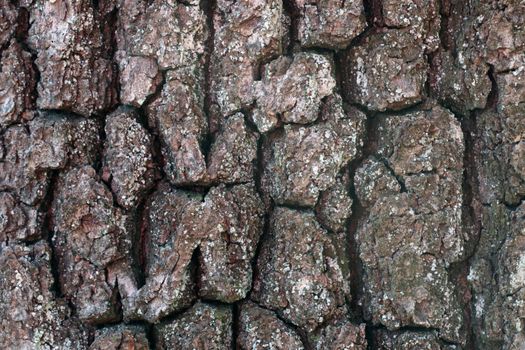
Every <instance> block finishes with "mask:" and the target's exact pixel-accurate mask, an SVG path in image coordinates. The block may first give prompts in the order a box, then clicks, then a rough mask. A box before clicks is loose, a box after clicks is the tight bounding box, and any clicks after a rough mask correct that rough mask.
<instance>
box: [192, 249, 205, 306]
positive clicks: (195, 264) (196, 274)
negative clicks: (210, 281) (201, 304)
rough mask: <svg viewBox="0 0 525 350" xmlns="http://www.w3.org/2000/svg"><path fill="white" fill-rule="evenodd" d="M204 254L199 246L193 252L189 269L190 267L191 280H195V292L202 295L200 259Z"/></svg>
mask: <svg viewBox="0 0 525 350" xmlns="http://www.w3.org/2000/svg"><path fill="white" fill-rule="evenodd" d="M201 257H202V254H201V247H200V246H197V248H195V250H193V253H192V254H191V259H190V264H189V269H190V276H191V280H192V281H193V294H194V295H197V296H200V295H199V291H200V287H201V286H200V281H201V278H200V276H201V274H202V271H201V269H200V267H201V265H200V260H201Z"/></svg>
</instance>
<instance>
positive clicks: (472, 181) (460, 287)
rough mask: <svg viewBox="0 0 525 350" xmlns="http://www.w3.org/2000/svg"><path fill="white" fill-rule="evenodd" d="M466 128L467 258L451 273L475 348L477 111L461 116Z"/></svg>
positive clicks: (464, 215) (478, 215)
mask: <svg viewBox="0 0 525 350" xmlns="http://www.w3.org/2000/svg"><path fill="white" fill-rule="evenodd" d="M456 118H457V119H458V120H459V122H460V123H461V129H462V131H463V140H464V145H465V151H464V155H463V169H464V170H463V184H462V194H463V198H462V202H463V206H462V214H461V215H462V222H463V225H462V228H463V230H464V236H465V240H466V241H465V257H464V258H463V259H462V260H461V261H459V262H456V263H453V264H451V266H450V267H449V268H448V273H449V276H450V279H451V281H452V282H453V283H454V285H455V286H456V293H457V296H458V300H459V301H460V303H461V304H462V305H463V307H462V311H463V318H464V326H463V329H462V332H464V333H465V334H466V338H467V343H466V346H465V349H474V344H475V332H474V329H473V321H472V317H473V315H472V312H473V305H472V300H471V299H472V295H471V291H470V286H469V282H468V281H467V276H468V274H469V269H470V266H471V260H472V259H473V257H474V254H475V253H476V251H477V247H478V244H479V241H480V237H481V229H482V223H481V216H482V207H483V206H482V203H481V200H480V195H479V178H478V172H477V166H476V164H477V159H476V154H479V152H478V147H479V146H478V144H477V143H476V140H477V139H478V138H479V133H478V130H477V124H476V113H470V114H469V115H468V116H457V115H456Z"/></svg>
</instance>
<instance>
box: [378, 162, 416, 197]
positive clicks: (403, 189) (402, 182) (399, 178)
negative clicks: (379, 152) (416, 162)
mask: <svg viewBox="0 0 525 350" xmlns="http://www.w3.org/2000/svg"><path fill="white" fill-rule="evenodd" d="M380 160H381V162H382V163H383V165H384V166H385V168H386V169H387V170H388V172H389V173H390V175H392V176H393V177H394V178H395V179H396V180H397V183H398V184H399V187H400V189H401V193H405V192H407V187H406V185H405V180H404V179H403V177H402V176H401V175H398V174H396V172H395V171H394V169H392V166H391V165H390V162H389V161H388V160H387V159H385V158H381V159H380ZM422 173H424V172H421V173H418V174H422ZM407 175H408V176H410V175H417V174H410V173H408V174H407Z"/></svg>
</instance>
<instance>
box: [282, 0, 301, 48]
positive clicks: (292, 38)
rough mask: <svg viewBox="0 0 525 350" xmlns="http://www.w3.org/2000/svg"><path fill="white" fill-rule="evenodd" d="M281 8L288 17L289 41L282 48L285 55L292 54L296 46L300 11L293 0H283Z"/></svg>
mask: <svg viewBox="0 0 525 350" xmlns="http://www.w3.org/2000/svg"><path fill="white" fill-rule="evenodd" d="M283 9H284V13H286V14H287V15H288V16H289V18H290V28H289V33H288V34H289V38H288V40H289V43H288V47H287V48H286V49H285V50H284V51H285V54H286V55H287V56H292V55H293V53H294V51H295V50H296V47H297V46H298V38H299V19H300V16H301V13H300V12H299V9H298V8H297V6H295V3H294V1H293V0H283Z"/></svg>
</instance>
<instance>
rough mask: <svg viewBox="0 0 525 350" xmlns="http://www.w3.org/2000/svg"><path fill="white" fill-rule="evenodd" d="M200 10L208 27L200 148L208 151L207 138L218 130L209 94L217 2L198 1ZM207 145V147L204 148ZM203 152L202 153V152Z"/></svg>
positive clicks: (210, 0) (217, 121)
mask: <svg viewBox="0 0 525 350" xmlns="http://www.w3.org/2000/svg"><path fill="white" fill-rule="evenodd" d="M200 8H201V9H202V11H203V12H204V14H205V16H206V25H207V27H208V31H209V33H208V37H207V38H206V42H205V47H206V48H207V50H206V52H205V54H204V68H203V69H204V86H203V88H204V106H203V108H204V114H205V115H206V118H207V120H208V133H207V138H208V139H207V140H204V142H203V145H202V148H203V150H204V149H208V150H209V145H210V144H211V140H209V138H211V137H212V135H213V134H215V132H217V131H218V129H219V124H220V121H219V120H217V119H218V118H219V116H218V115H215V113H213V112H214V110H213V107H212V104H213V98H212V94H211V85H212V79H213V72H212V68H213V67H212V60H213V55H214V52H215V21H214V14H215V11H216V9H217V0H201V1H200ZM206 144H208V146H206ZM203 152H204V151H203ZM206 154H207V152H204V155H206Z"/></svg>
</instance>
